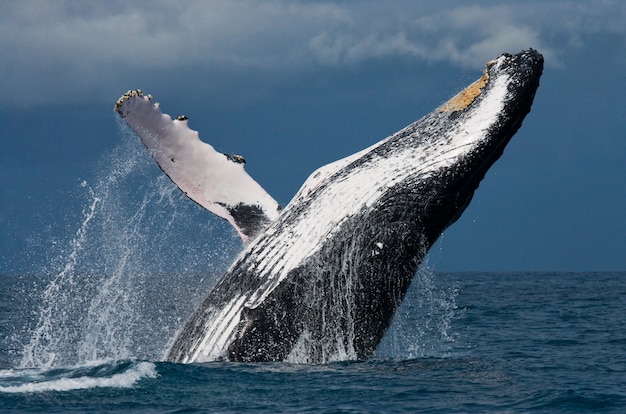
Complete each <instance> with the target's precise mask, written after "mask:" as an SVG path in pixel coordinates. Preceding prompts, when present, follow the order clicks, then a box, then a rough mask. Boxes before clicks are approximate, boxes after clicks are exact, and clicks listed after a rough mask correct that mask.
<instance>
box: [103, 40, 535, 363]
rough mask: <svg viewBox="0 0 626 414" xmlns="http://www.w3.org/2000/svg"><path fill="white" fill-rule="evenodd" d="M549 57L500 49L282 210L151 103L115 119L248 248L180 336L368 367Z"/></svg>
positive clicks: (187, 349) (206, 349) (235, 349)
mask: <svg viewBox="0 0 626 414" xmlns="http://www.w3.org/2000/svg"><path fill="white" fill-rule="evenodd" d="M542 70H543V57H542V56H541V54H539V53H538V52H537V51H535V50H533V49H529V50H525V51H522V52H521V53H519V54H514V55H512V54H503V55H501V56H499V57H497V58H495V59H494V60H492V61H490V62H488V63H487V65H486V69H485V70H484V73H483V75H482V76H481V77H480V78H479V79H478V80H477V81H476V82H474V83H472V84H471V85H470V86H468V87H467V88H466V89H464V90H463V91H461V92H460V93H458V94H457V95H456V96H454V97H453V98H452V99H450V100H449V101H448V102H446V103H444V104H443V105H441V106H440V107H439V108H436V109H435V110H433V111H432V112H431V113H429V114H427V115H426V116H424V117H423V118H421V119H419V120H418V121H416V122H414V123H412V124H410V125H409V126H407V127H405V128H404V129H402V130H400V131H398V132H397V133H395V134H393V135H391V136H389V137H387V138H385V139H383V140H382V141H380V142H378V143H376V144H374V145H372V146H370V147H369V148H366V149H364V150H362V151H359V152H357V153H355V154H353V155H350V156H348V157H346V158H343V159H340V160H338V161H335V162H333V163H331V164H328V165H325V166H323V167H321V168H319V169H318V170H317V171H315V172H313V173H312V174H311V176H310V177H309V178H308V179H307V180H306V181H305V183H304V184H303V185H302V187H301V188H300V190H299V191H298V192H297V194H296V195H295V196H294V197H293V199H292V200H291V201H290V202H289V203H288V204H287V205H286V206H285V207H284V208H281V207H280V206H279V204H278V203H277V202H276V201H275V200H274V199H273V198H272V197H271V196H270V195H269V194H268V193H267V192H266V191H265V190H264V189H263V188H262V187H261V186H260V185H259V184H258V183H257V182H256V181H255V180H254V179H252V178H251V177H250V176H249V175H248V174H247V172H246V171H245V160H244V159H243V158H242V157H241V156H238V155H234V154H223V153H220V152H219V151H216V150H215V149H214V148H213V147H212V146H211V145H209V144H207V143H204V142H203V141H201V140H200V138H199V135H198V133H197V132H196V131H193V130H191V129H190V128H189V127H188V119H187V117H185V116H179V117H177V118H175V119H172V118H171V117H170V116H169V115H167V114H163V113H161V111H160V108H159V105H158V104H156V103H153V101H152V97H151V96H150V95H145V94H143V93H142V92H141V91H140V90H131V91H128V92H127V93H126V94H124V95H123V96H122V97H121V98H120V99H119V100H118V102H117V103H116V105H115V111H117V113H118V114H119V115H120V116H121V117H122V118H123V119H124V120H125V121H126V122H127V123H128V125H130V127H131V128H132V129H133V130H134V131H135V132H136V134H137V135H138V136H139V137H140V138H141V140H142V141H143V143H144V144H145V146H146V148H147V149H148V151H149V152H150V154H151V155H152V156H153V157H154V159H155V160H156V162H157V163H158V165H159V167H160V168H161V169H162V170H163V172H164V173H165V174H166V175H167V176H168V177H169V178H170V179H171V180H172V181H173V182H174V183H175V184H176V185H177V186H178V187H179V188H180V189H181V190H182V191H183V192H184V193H185V194H186V195H187V196H188V197H189V198H190V199H192V200H193V201H195V202H196V203H198V204H200V205H201V206H203V207H204V208H206V209H207V210H209V211H211V212H213V213H214V214H217V215H218V216H220V217H222V218H224V219H225V220H228V221H229V222H230V223H231V224H232V225H233V227H234V228H235V229H236V231H237V232H238V233H239V235H240V236H241V238H242V239H243V241H244V245H243V250H242V252H241V253H240V254H239V255H238V257H237V258H236V259H235V261H234V263H232V265H231V266H230V267H229V268H228V270H227V271H226V273H225V274H224V275H223V277H222V278H221V279H220V280H219V281H218V283H217V284H216V285H215V287H214V288H213V289H212V290H211V291H210V292H209V293H208V295H207V297H206V299H205V300H204V301H203V302H202V304H201V305H200V306H199V307H198V308H197V309H196V310H195V312H194V313H193V314H192V315H191V317H190V318H189V319H188V320H187V322H186V323H185V325H184V326H183V327H182V328H181V330H180V331H179V333H178V334H177V337H176V338H175V340H174V341H173V343H172V345H171V346H170V348H169V350H168V351H167V355H166V358H167V360H169V361H173V362H181V363H192V362H206V361H215V360H229V361H250V362H253V361H300V362H309V363H324V362H329V361H336V360H346V359H356V360H362V359H366V358H368V357H369V356H371V355H372V353H373V352H374V351H375V349H376V347H377V345H378V344H379V342H380V341H381V339H382V338H383V335H384V334H385V331H386V329H387V328H388V326H389V324H390V322H391V320H392V317H393V315H394V311H395V310H396V309H397V308H398V306H399V305H400V303H401V301H402V300H403V298H404V295H405V293H406V291H407V289H408V287H409V285H410V283H411V280H412V278H413V276H414V275H415V273H416V271H417V269H418V267H419V265H420V263H421V261H422V259H423V258H424V256H425V255H426V253H427V252H428V249H429V248H430V247H431V246H432V244H433V243H434V242H435V241H436V239H437V238H438V237H439V235H440V234H441V233H442V232H443V231H444V229H446V228H447V227H448V226H450V225H451V224H452V223H454V222H455V221H456V220H457V219H458V218H459V217H460V215H461V214H462V213H463V211H464V210H465V208H466V207H467V205H468V204H469V202H470V200H471V199H472V196H473V194H474V191H475V190H476V189H477V187H478V185H479V183H480V181H481V180H482V179H483V177H484V176H485V174H486V172H487V170H488V169H489V168H490V167H491V165H493V163H494V162H495V161H496V160H497V159H498V158H499V157H500V156H501V154H502V153H503V151H504V148H505V146H506V145H507V143H508V142H509V140H510V139H511V138H512V136H513V135H514V134H515V133H516V132H517V130H518V129H519V128H520V126H521V124H522V121H523V119H524V118H525V116H526V115H527V114H528V113H529V111H530V108H531V105H532V102H533V99H534V96H535V92H536V90H537V88H538V86H539V78H540V76H541V73H542Z"/></svg>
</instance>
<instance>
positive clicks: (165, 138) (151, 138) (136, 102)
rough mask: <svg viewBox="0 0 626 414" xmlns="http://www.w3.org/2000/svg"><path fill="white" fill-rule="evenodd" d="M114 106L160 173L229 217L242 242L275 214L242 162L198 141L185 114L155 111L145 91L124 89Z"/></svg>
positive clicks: (274, 207) (273, 203)
mask: <svg viewBox="0 0 626 414" xmlns="http://www.w3.org/2000/svg"><path fill="white" fill-rule="evenodd" d="M115 110H116V112H118V113H119V114H120V116H121V117H122V118H123V119H124V120H125V121H126V122H127V123H128V125H130V127H131V128H132V129H133V130H134V131H135V132H136V133H137V135H139V137H140V138H141V141H142V142H143V143H144V145H145V146H146V148H147V149H148V151H149V152H150V154H151V155H152V157H153V158H154V159H155V160H156V162H157V164H158V165H159V167H160V168H161V169H162V170H163V172H164V173H165V174H166V175H167V176H168V177H169V178H170V179H171V180H172V181H173V182H174V183H175V184H176V185H177V186H178V188H180V189H181V190H182V191H183V192H184V193H185V194H186V195H187V197H189V198H190V199H192V200H193V201H195V202H196V203H198V204H199V205H201V206H202V207H204V208H205V209H207V210H209V211H211V212H212V213H214V214H216V215H218V216H219V217H222V218H224V219H226V220H228V222H230V223H231V224H232V225H233V227H235V229H236V230H237V232H238V233H239V235H240V236H241V237H242V239H243V240H244V241H246V240H247V239H248V238H250V237H253V236H255V235H256V234H258V233H259V232H260V231H261V230H263V229H265V227H266V226H267V225H268V224H269V223H270V222H272V221H273V220H275V219H276V217H278V214H279V211H280V206H279V204H278V203H277V202H276V201H275V200H274V199H273V198H272V197H271V196H270V195H269V194H268V193H267V192H266V191H265V190H264V189H263V187H261V186H260V185H259V184H258V183H257V182H256V181H255V180H254V179H252V177H250V176H249V175H248V173H247V172H246V170H245V169H244V164H245V161H244V160H243V158H242V157H240V156H237V155H232V156H231V155H226V154H223V153H220V152H218V151H216V150H215V149H214V148H213V147H212V146H211V145H209V144H207V143H205V142H202V141H201V140H200V137H199V135H198V132H197V131H194V130H192V129H189V127H188V125H187V122H188V121H187V118H186V117H183V116H181V117H178V118H177V119H174V120H173V119H172V118H171V117H170V116H169V115H167V114H163V113H161V110H160V109H159V105H158V104H155V103H153V102H152V100H151V96H150V95H143V94H142V92H141V91H140V90H132V91H128V92H127V93H126V94H124V95H123V96H122V97H121V98H120V99H119V100H118V101H117V103H116V105H115Z"/></svg>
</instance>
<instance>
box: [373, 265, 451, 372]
mask: <svg viewBox="0 0 626 414" xmlns="http://www.w3.org/2000/svg"><path fill="white" fill-rule="evenodd" d="M458 294H459V288H458V286H455V285H452V286H445V285H443V284H440V283H438V281H437V275H436V274H435V273H434V272H433V271H432V270H430V269H429V268H428V263H427V262H424V263H423V264H422V267H421V268H420V270H419V271H418V273H417V274H416V275H415V277H414V279H413V282H412V284H411V287H410V288H409V291H408V292H407V297H406V299H405V300H404V302H402V305H401V306H400V308H399V309H398V311H397V312H396V315H395V317H394V320H393V323H392V325H391V326H390V328H389V330H388V331H387V333H386V335H385V337H384V339H383V340H382V341H381V343H380V344H379V346H378V348H377V350H376V353H375V355H374V357H375V358H382V359H389V358H391V359H396V360H404V359H415V358H424V357H436V358H442V357H446V356H448V355H449V354H450V352H452V351H453V350H454V349H456V348H457V347H458V345H457V344H456V342H457V340H458V335H457V334H456V333H455V332H454V330H453V328H452V322H453V321H454V320H455V318H457V317H458V311H459V308H458V306H457V304H456V298H457V296H458Z"/></svg>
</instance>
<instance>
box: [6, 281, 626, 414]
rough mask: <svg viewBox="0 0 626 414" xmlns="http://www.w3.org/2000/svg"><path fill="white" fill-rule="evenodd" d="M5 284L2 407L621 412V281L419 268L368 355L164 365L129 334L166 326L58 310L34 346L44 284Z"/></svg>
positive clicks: (625, 352)
mask: <svg viewBox="0 0 626 414" xmlns="http://www.w3.org/2000/svg"><path fill="white" fill-rule="evenodd" d="M0 278H1V286H2V287H3V288H2V289H1V290H0V321H1V323H0V412H76V413H82V412H89V413H100V412H147V413H173V412H181V413H182V412H184V413H194V412H322V413H361V412H389V413H392V412H428V413H437V412H441V413H451V412H568V413H571V412H607V413H608V412H614V413H618V412H624V411H626V316H625V315H626V301H625V300H624V298H625V297H626V273H582V272H581V273H524V272H516V273H479V272H474V273H433V272H428V271H421V272H420V273H419V274H418V275H417V276H416V279H415V282H414V284H413V286H412V287H411V290H410V291H409V293H408V297H407V298H406V300H405V302H404V304H403V306H402V308H401V309H400V311H399V313H398V317H397V318H396V320H395V321H394V323H393V326H392V327H391V328H390V331H389V332H388V334H387V336H386V337H385V339H384V341H383V343H382V344H381V346H380V348H379V349H378V351H377V353H376V355H375V357H374V358H372V359H371V360H368V361H345V362H336V363H330V364H324V365H307V364H293V363H259V364H243V363H226V362H215V363H207V364H191V365H182V364H172V363H168V362H163V361H162V358H159V357H158V355H157V354H156V353H155V349H156V348H159V347H160V348H161V351H162V350H163V348H164V347H165V346H166V345H167V343H168V340H169V338H165V337H163V336H161V335H157V334H155V332H150V333H149V335H151V336H149V337H144V338H143V339H142V340H141V342H133V341H132V338H128V337H126V336H131V335H137V336H139V337H142V335H143V336H145V335H144V334H145V333H142V332H141V329H144V328H142V326H145V329H148V328H150V326H152V325H155V324H158V323H163V322H164V320H160V321H155V320H154V318H151V319H150V321H149V322H147V323H146V324H145V325H142V324H141V323H138V322H137V321H133V320H132V319H133V318H132V317H131V316H130V315H128V314H126V315H125V316H124V317H125V318H126V319H127V320H128V321H129V325H130V326H132V328H127V329H126V331H124V332H123V333H122V332H120V331H114V332H107V333H106V335H104V334H102V335H100V337H99V339H98V340H93V339H89V335H85V334H84V333H83V334H84V335H82V336H81V335H78V334H77V333H76V332H74V331H73V329H77V330H81V329H82V330H84V329H86V328H85V327H90V326H91V325H90V323H92V322H93V321H87V320H85V319H83V320H81V319H80V318H76V317H74V316H73V317H72V320H73V321H74V323H75V325H76V326H74V328H72V326H73V325H72V323H70V322H69V321H68V320H63V316H62V312H63V310H62V309H55V312H60V313H59V315H57V316H53V315H52V314H48V317H49V318H51V320H50V321H48V322H49V325H50V326H51V328H50V330H49V331H45V330H42V331H40V333H42V338H40V339H39V340H38V341H39V342H37V341H35V342H37V346H38V347H40V348H41V349H39V350H38V351H37V352H33V341H34V339H33V338H35V337H36V335H35V336H33V332H34V330H35V329H36V328H37V327H41V326H43V325H45V324H43V325H42V324H41V323H40V322H39V323H38V321H40V320H41V318H40V316H41V314H40V313H41V312H42V310H43V311H46V306H48V308H47V309H48V310H49V308H50V307H49V305H50V304H46V299H45V298H42V296H41V295H43V293H44V290H45V289H43V288H44V287H49V285H46V284H45V283H44V284H38V283H37V280H38V279H41V277H37V276H8V275H4V276H1V277H0ZM48 279H54V278H48ZM107 280H110V278H109V279H107ZM168 280H172V278H171V277H169V278H168ZM57 282H59V280H58V278H57ZM47 283H49V280H48V282H47ZM37 286H39V289H37ZM58 286H63V284H62V283H59V285H58ZM56 295H57V297H58V298H61V302H62V301H63V300H65V299H63V297H62V295H61V296H58V295H60V294H59V293H58V292H57V293H56ZM77 299H80V298H77ZM157 302H158V301H157ZM67 305H68V303H65V304H64V306H67ZM161 305H162V306H164V307H170V308H171V304H168V303H161ZM155 306H157V305H155ZM157 307H158V306H157ZM65 311H66V312H69V313H72V312H73V311H74V310H73V309H70V308H68V309H65ZM81 311H82V310H81ZM54 318H57V319H61V320H62V321H59V320H57V321H53V320H52V319H54ZM117 323H119V321H118V322H117ZM113 325H115V324H113ZM112 328H113V326H112V327H111V328H109V329H112ZM150 329H154V328H153V327H152V328H150ZM44 331H45V332H44ZM57 331H58V332H57ZM55 332H57V333H58V334H60V335H61V336H62V337H60V338H53V337H54V336H55ZM46 335H48V337H45V336H46ZM107 335H108V338H109V339H105V338H106V337H107ZM44 337H45V338H44ZM90 340H91V341H92V342H93V343H95V344H100V346H101V347H102V348H106V349H109V355H98V354H97V353H96V354H90V353H89V352H87V351H86V350H85V349H87V348H90V346H86V345H85V344H86V343H87V342H89V341H90ZM107 340H108V341H111V342H112V343H106V341H107ZM64 341H65V342H64ZM142 343H143V344H147V343H153V344H154V347H156V348H154V347H153V348H150V347H148V346H145V345H142ZM107 347H108V348H107ZM81 349H82V352H83V353H82V354H81V353H80V352H78V351H76V350H81ZM25 352H30V357H25V356H24V353H25ZM115 352H118V354H115ZM50 354H57V357H56V358H58V361H62V362H61V363H58V364H57V363H54V362H53V363H50V360H49V359H48V360H45V358H43V357H41V355H44V356H49V355H50ZM62 354H66V355H65V358H67V359H63V355H62ZM34 355H39V356H40V360H39V363H40V364H41V365H42V366H35V365H36V363H35V362H34V360H33V358H34ZM90 356H91V357H92V358H93V359H91V360H90ZM72 358H74V360H72ZM81 358H83V359H82V360H81ZM46 365H47V366H46Z"/></svg>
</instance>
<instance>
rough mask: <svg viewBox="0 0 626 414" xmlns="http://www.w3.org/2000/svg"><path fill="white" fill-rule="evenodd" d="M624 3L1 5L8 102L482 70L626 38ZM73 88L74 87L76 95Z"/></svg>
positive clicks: (2, 86)
mask: <svg viewBox="0 0 626 414" xmlns="http://www.w3.org/2000/svg"><path fill="white" fill-rule="evenodd" d="M625 7H626V6H624V5H623V4H622V2H619V1H617V0H615V1H610V0H605V1H594V2H584V3H578V2H561V1H542V2H532V1H528V2H523V3H513V4H507V5H499V4H498V3H496V2H492V1H482V2H477V3H475V5H473V6H467V5H466V2H463V1H460V0H459V1H443V2H439V3H437V4H436V5H434V4H433V5H422V4H419V3H418V2H413V1H408V0H406V1H397V2H393V3H392V4H391V5H390V4H388V3H387V2H378V1H364V2H351V1H347V2H344V1H342V2H330V1H325V2H311V1H300V2H293V1H276V0H274V1H266V2H257V1H244V0H240V1H232V0H213V1H201V0H197V1H186V2H182V3H174V2H170V1H164V0H162V1H159V0H151V1H148V0H144V1H134V2H124V1H108V2H95V3H83V2H74V1H70V0H68V1H51V2H41V1H34V0H22V1H20V2H3V4H2V5H0V56H2V59H1V60H0V103H4V104H7V103H10V104H13V103H20V102H22V103H28V102H37V101H42V102H49V101H51V102H54V101H55V100H59V99H61V98H62V97H63V99H79V93H80V92H78V91H86V90H90V89H93V88H96V89H97V88H98V87H100V88H103V89H106V88H107V87H110V86H111V85H112V84H113V83H114V80H115V79H116V78H118V77H119V76H120V75H122V74H128V73H152V72H154V71H159V70H161V71H163V70H176V69H178V68H189V67H194V66H197V67H203V68H207V69H211V68H229V69H232V70H255V71H268V72H271V71H277V72H281V71H297V70H302V68H315V67H320V66H322V67H324V66H332V67H344V66H354V65H359V64H363V63H366V62H368V61H371V60H380V59H387V58H403V59H413V60H415V61H416V62H420V61H422V62H425V61H430V62H447V63H450V64H453V65H459V66H464V67H481V66H482V65H483V64H484V63H485V62H486V61H487V60H489V59H491V58H493V57H494V56H496V55H498V54H500V53H502V52H504V51H509V52H515V51H518V50H520V49H523V48H527V47H534V48H537V49H539V50H541V52H542V53H544V55H545V56H546V57H547V58H548V59H547V60H548V63H549V62H559V56H560V55H562V54H563V53H566V52H567V50H568V48H573V47H581V45H583V44H584V37H585V35H586V34H589V33H610V34H613V35H617V36H621V37H622V38H623V37H624V36H625V30H626V29H624V28H625V27H626V21H625V20H626V18H625V17H624V16H625V15H626V13H625ZM68 91H69V92H68Z"/></svg>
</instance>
